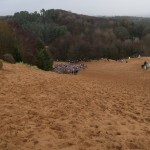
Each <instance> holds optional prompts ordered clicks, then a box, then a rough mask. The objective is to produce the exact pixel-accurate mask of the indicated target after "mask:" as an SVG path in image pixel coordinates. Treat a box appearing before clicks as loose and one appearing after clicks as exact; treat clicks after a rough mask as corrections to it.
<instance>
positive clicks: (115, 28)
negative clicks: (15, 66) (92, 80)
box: [0, 9, 150, 65]
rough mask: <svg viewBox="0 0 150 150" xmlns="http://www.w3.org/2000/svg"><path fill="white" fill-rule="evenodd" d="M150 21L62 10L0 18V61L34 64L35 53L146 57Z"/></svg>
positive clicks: (68, 57)
mask: <svg viewBox="0 0 150 150" xmlns="http://www.w3.org/2000/svg"><path fill="white" fill-rule="evenodd" d="M149 41H150V19H149V18H140V17H92V16H85V15H78V14H74V13H71V12H67V11H63V10H54V9H51V10H44V9H42V10H41V11H40V13H38V12H34V13H29V12H27V11H21V12H17V13H15V14H14V15H13V16H6V17H0V58H2V57H3V55H4V54H6V53H10V54H12V55H13V56H14V58H15V59H16V61H20V60H22V61H23V62H25V63H29V64H35V65H37V63H38V60H39V55H38V54H39V51H40V50H42V49H46V52H47V54H48V56H49V57H50V58H52V59H53V60H56V59H58V60H89V59H99V58H102V57H103V58H104V57H105V58H111V59H120V58H126V57H128V56H134V55H138V54H141V55H146V56H149V55H150V42H149Z"/></svg>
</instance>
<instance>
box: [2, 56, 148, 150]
mask: <svg viewBox="0 0 150 150" xmlns="http://www.w3.org/2000/svg"><path fill="white" fill-rule="evenodd" d="M145 60H147V61H150V58H141V59H131V60H130V61H129V62H128V63H120V62H116V61H110V62H105V61H92V62H88V63H87V65H88V68H87V69H86V70H84V71H82V72H80V73H79V74H78V75H76V76H74V75H66V74H56V73H54V72H45V71H41V70H38V69H35V68H32V67H29V66H27V65H23V64H13V65H10V64H7V63H4V70H2V71H0V79H1V80H0V87H1V88H0V120H1V122H0V149H2V150H12V149H17V150H30V149H35V150H60V149H61V150H87V149H88V150H107V149H108V150H109V149H110V150H112V149H114V150H116V149H144V150H148V149H149V147H150V92H149V89H150V84H149V81H150V71H149V70H147V71H146V70H142V69H141V68H140V65H141V64H142V63H143V62H144V61H145Z"/></svg>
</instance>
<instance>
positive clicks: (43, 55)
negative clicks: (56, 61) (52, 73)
mask: <svg viewBox="0 0 150 150" xmlns="http://www.w3.org/2000/svg"><path fill="white" fill-rule="evenodd" d="M37 66H38V68H40V69H42V70H45V71H49V70H52V69H53V60H52V59H50V57H49V54H48V52H47V51H46V49H41V50H39V51H38V56H37Z"/></svg>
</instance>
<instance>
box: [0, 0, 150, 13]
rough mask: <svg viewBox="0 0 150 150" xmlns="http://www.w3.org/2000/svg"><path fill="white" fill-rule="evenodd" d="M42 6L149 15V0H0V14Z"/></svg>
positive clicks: (75, 10) (73, 10)
mask: <svg viewBox="0 0 150 150" xmlns="http://www.w3.org/2000/svg"><path fill="white" fill-rule="evenodd" d="M42 8H44V9H46V10H47V9H63V10H67V11H71V12H74V13H78V14H85V15H92V16H150V0H0V16H4V15H13V14H14V13H15V12H18V11H24V10H27V11H29V12H34V11H40V10H41V9H42Z"/></svg>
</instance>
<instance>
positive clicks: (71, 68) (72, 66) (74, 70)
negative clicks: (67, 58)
mask: <svg viewBox="0 0 150 150" xmlns="http://www.w3.org/2000/svg"><path fill="white" fill-rule="evenodd" d="M85 68H87V66H86V65H85V64H83V63H55V64H54V71H55V72H57V73H66V74H73V75H76V74H78V72H79V71H80V70H84V69H85Z"/></svg>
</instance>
